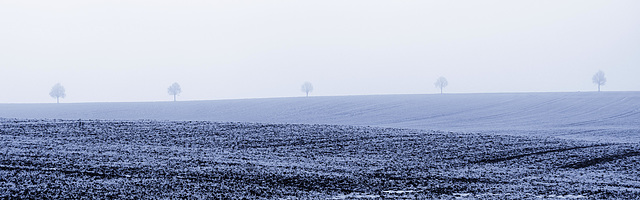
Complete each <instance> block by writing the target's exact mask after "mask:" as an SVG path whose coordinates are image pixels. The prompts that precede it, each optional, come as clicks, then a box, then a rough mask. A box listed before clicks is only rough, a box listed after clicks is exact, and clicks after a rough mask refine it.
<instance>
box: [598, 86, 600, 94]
mask: <svg viewBox="0 0 640 200" xmlns="http://www.w3.org/2000/svg"><path fill="white" fill-rule="evenodd" d="M598 92H600V84H598Z"/></svg>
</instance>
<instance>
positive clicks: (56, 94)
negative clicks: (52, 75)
mask: <svg viewBox="0 0 640 200" xmlns="http://www.w3.org/2000/svg"><path fill="white" fill-rule="evenodd" d="M49 96H51V97H53V98H55V99H56V103H60V97H62V98H64V97H66V96H67V94H66V93H65V91H64V87H63V86H62V84H60V83H56V84H55V85H53V87H52V88H51V92H49Z"/></svg>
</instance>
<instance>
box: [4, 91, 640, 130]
mask: <svg viewBox="0 0 640 200" xmlns="http://www.w3.org/2000/svg"><path fill="white" fill-rule="evenodd" d="M0 117H3V118H49V119H126V120H131V119H154V120H206V121H238V122H266V123H305V124H339V125H367V126H383V127H398V128H416V129H434V130H445V131H467V132H488V133H499V134H513V135H536V136H548V135H551V136H555V137H562V138H574V139H575V138H577V139H586V140H605V141H622V142H625V141H632V142H638V141H640V92H602V93H595V92H588V93H502V94H445V95H372V96H336V97H309V98H304V97H292V98H269V99H241V100H215V101H189V102H145V103H74V104H0Z"/></svg>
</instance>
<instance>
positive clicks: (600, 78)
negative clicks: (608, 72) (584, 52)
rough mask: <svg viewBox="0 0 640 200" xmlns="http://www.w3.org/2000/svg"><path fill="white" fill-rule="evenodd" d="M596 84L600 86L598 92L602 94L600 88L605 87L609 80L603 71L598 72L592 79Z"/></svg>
mask: <svg viewBox="0 0 640 200" xmlns="http://www.w3.org/2000/svg"><path fill="white" fill-rule="evenodd" d="M591 80H592V81H593V83H594V84H596V85H598V92H600V86H603V85H604V84H605V83H607V78H606V77H604V72H603V71H602V70H598V72H596V74H594V75H593V77H592V78H591Z"/></svg>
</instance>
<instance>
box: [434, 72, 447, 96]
mask: <svg viewBox="0 0 640 200" xmlns="http://www.w3.org/2000/svg"><path fill="white" fill-rule="evenodd" d="M433 84H434V85H435V86H436V87H437V88H440V94H442V88H444V87H447V85H449V82H448V81H447V79H446V78H444V77H442V76H441V77H440V78H438V80H436V82H435V83H433Z"/></svg>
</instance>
